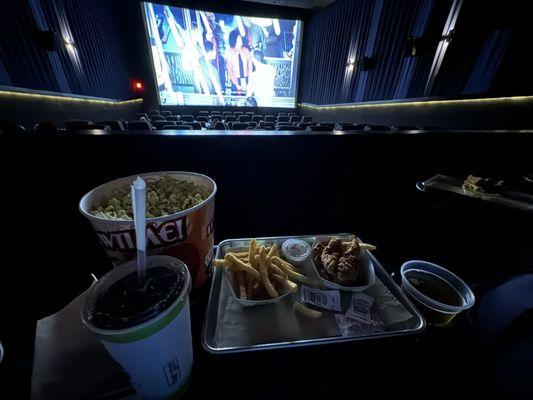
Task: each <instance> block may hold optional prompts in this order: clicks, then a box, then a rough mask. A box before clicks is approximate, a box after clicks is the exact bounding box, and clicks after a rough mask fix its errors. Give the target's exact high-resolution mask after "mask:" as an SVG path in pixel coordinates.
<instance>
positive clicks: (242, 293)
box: [234, 271, 248, 300]
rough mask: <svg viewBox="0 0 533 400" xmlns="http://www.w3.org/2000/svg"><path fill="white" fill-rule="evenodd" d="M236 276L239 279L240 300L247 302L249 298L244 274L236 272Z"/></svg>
mask: <svg viewBox="0 0 533 400" xmlns="http://www.w3.org/2000/svg"><path fill="white" fill-rule="evenodd" d="M234 276H236V278H237V286H238V288H239V291H238V293H239V294H238V296H239V298H240V299H242V300H247V299H248V297H247V295H246V286H245V284H244V280H245V277H244V272H241V271H235V273H234Z"/></svg>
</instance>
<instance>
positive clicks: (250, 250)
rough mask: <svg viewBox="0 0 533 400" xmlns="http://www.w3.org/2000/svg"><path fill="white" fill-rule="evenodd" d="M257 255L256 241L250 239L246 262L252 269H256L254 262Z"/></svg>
mask: <svg viewBox="0 0 533 400" xmlns="http://www.w3.org/2000/svg"><path fill="white" fill-rule="evenodd" d="M256 254H257V241H256V240H255V239H252V240H251V241H250V246H249V247H248V261H249V262H250V265H251V266H252V268H254V269H258V263H257V261H256V258H255V256H256Z"/></svg>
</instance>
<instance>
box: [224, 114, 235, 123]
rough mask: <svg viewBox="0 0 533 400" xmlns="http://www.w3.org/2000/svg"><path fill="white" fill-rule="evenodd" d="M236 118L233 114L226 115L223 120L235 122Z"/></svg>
mask: <svg viewBox="0 0 533 400" xmlns="http://www.w3.org/2000/svg"><path fill="white" fill-rule="evenodd" d="M236 120H237V118H236V117H235V115H227V116H225V117H224V121H225V122H235V121H236Z"/></svg>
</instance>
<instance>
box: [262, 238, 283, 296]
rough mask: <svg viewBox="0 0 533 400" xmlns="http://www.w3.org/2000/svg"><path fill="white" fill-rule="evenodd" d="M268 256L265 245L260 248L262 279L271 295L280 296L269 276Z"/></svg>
mask: <svg viewBox="0 0 533 400" xmlns="http://www.w3.org/2000/svg"><path fill="white" fill-rule="evenodd" d="M267 263H268V261H267V257H266V250H265V248H264V247H261V248H260V250H259V271H260V273H261V280H262V281H263V285H264V286H265V289H266V290H267V292H268V294H269V296H270V297H272V298H274V297H278V296H279V293H278V291H277V290H276V289H275V288H274V286H273V285H272V282H270V279H269V277H268V266H267Z"/></svg>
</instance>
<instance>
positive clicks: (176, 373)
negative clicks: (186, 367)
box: [163, 357, 181, 387]
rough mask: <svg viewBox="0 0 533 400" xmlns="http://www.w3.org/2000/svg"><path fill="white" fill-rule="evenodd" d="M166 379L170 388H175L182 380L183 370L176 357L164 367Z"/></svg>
mask: <svg viewBox="0 0 533 400" xmlns="http://www.w3.org/2000/svg"><path fill="white" fill-rule="evenodd" d="M163 371H164V372H165V377H166V378H167V384H168V386H169V387H172V386H174V385H175V384H176V383H178V381H179V380H180V379H181V370H180V363H179V361H178V357H174V358H173V359H172V360H170V361H169V362H168V363H166V364H165V365H164V366H163Z"/></svg>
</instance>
